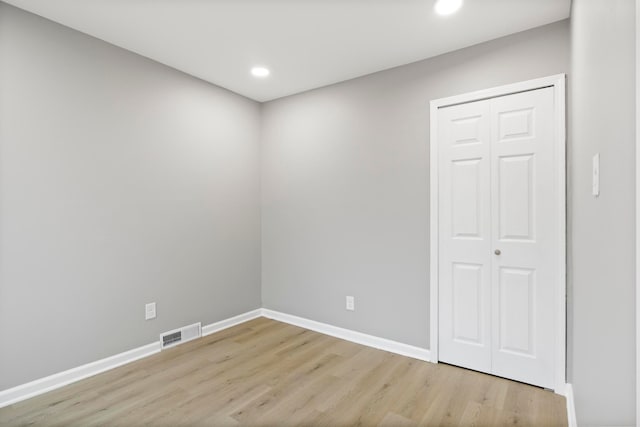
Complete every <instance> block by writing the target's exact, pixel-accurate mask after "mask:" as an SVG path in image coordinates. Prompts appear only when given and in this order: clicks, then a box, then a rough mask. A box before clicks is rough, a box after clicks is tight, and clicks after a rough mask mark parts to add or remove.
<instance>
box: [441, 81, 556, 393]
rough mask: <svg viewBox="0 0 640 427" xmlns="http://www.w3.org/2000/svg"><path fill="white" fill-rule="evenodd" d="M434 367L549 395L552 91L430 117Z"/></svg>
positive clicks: (553, 239) (472, 105)
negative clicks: (434, 152)
mask: <svg viewBox="0 0 640 427" xmlns="http://www.w3.org/2000/svg"><path fill="white" fill-rule="evenodd" d="M438 134H439V135H438V154H439V159H438V161H439V163H438V165H439V166H438V170H439V172H438V183H439V184H438V186H439V187H438V194H439V201H438V218H439V220H438V221H439V236H438V238H439V253H438V278H439V285H438V286H439V301H438V304H439V305H438V313H439V319H438V321H439V324H438V328H439V335H438V337H439V338H438V340H439V342H438V344H439V355H438V358H439V360H441V361H443V362H446V363H451V364H454V365H459V366H463V367H467V368H470V369H474V370H478V371H482V372H487V373H490V374H494V375H498V376H502V377H506V378H510V379H515V380H518V381H522V382H526V383H530V384H534V385H538V386H542V387H547V388H554V354H555V349H554V345H555V335H554V332H555V328H556V327H557V323H558V319H555V318H554V315H555V313H556V306H555V305H554V301H556V299H555V298H556V293H555V292H556V290H557V288H556V286H558V284H557V274H558V265H556V264H557V258H558V243H557V242H558V241H559V240H558V238H557V236H558V233H559V223H558V222H559V221H558V218H557V212H558V203H560V201H559V197H558V194H559V193H558V189H557V188H554V185H555V184H554V183H555V182H557V180H556V175H555V174H556V173H557V160H556V158H555V153H556V150H555V149H554V89H553V88H551V87H549V88H543V89H538V90H532V91H527V92H522V93H517V94H512V95H507V96H502V97H498V98H492V99H487V100H482V101H476V102H470V103H466V104H460V105H454V106H450V107H445V108H441V109H440V110H439V111H438Z"/></svg>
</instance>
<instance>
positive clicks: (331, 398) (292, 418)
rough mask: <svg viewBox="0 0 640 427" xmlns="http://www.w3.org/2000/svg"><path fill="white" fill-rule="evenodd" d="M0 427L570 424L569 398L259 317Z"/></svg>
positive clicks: (1, 416)
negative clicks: (6, 426)
mask: <svg viewBox="0 0 640 427" xmlns="http://www.w3.org/2000/svg"><path fill="white" fill-rule="evenodd" d="M0 425H9V426H14V425H16V426H21V425H48V426H53V425H56V426H96V425H108V426H139V425H150V426H190V425H198V426H209V425H210V426H235V425H250V426H254V425H255V426H259V425H260V426H289V425H307V426H358V425H359V426H378V425H383V426H414V425H429V426H437V425H442V426H455V425H461V426H499V425H518V426H527V425H530V426H565V425H567V418H566V409H565V400H564V398H563V397H561V396H558V395H556V394H554V393H552V392H550V391H545V390H542V389H539V388H536V387H532V386H528V385H525V384H521V383H517V382H513V381H509V380H505V379H501V378H496V377H492V376H489V375H485V374H481V373H478V372H473V371H468V370H465V369H461V368H457V367H453V366H448V365H445V364H437V365H435V364H432V363H428V362H421V361H418V360H415V359H411V358H408V357H403V356H398V355H395V354H392V353H388V352H385V351H381V350H376V349H372V348H369V347H364V346H361V345H358V344H353V343H350V342H347V341H343V340H340V339H337V338H333V337H329V336H327V335H322V334H319V333H316V332H312V331H308V330H305V329H302V328H298V327H295V326H291V325H288V324H285V323H280V322H277V321H274V320H269V319H266V318H259V319H255V320H252V321H250V322H247V323H244V324H242V325H238V326H235V327H233V328H229V329H227V330H224V331H221V332H218V333H216V334H213V335H209V336H207V337H205V338H202V339H199V340H196V341H192V342H189V343H185V344H183V345H180V346H178V347H175V348H173V349H169V350H165V351H163V352H162V353H160V354H157V355H154V356H151V357H148V358H146V359H143V360H139V361H137V362H133V363H131V364H128V365H126V366H122V367H120V368H117V369H114V370H111V371H108V372H105V373H103V374H100V375H97V376H94V377H91V378H88V379H86V380H83V381H80V382H77V383H75V384H71V385H69V386H66V387H64V388H61V389H59V390H56V391H53V392H50V393H47V394H44V395H42V396H39V397H35V398H33V399H30V400H27V401H24V402H20V403H17V404H15V405H12V406H9V407H6V408H3V409H0Z"/></svg>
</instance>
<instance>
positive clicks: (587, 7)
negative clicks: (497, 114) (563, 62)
mask: <svg viewBox="0 0 640 427" xmlns="http://www.w3.org/2000/svg"><path fill="white" fill-rule="evenodd" d="M634 26H635V7H634V1H633V0H573V9H572V19H571V40H572V54H571V59H572V60H571V70H572V76H571V79H569V88H570V108H569V111H570V129H569V134H570V146H569V161H570V165H571V168H570V175H569V185H570V187H569V194H570V195H571V200H570V204H569V214H570V216H569V224H570V226H571V235H570V236H571V239H570V253H571V255H572V258H571V260H570V263H569V267H570V277H571V283H572V286H571V288H570V289H569V291H570V293H569V301H570V302H571V303H572V310H571V311H570V319H569V320H570V326H571V329H570V334H569V344H570V345H569V348H570V349H572V351H571V352H570V353H569V380H570V382H572V383H573V386H574V393H575V403H576V412H577V417H578V423H579V425H580V426H590V425H594V426H596V425H598V426H599V425H633V424H634V419H635V404H634V402H635V391H634V388H635V320H634V314H635V311H634V301H635V292H634V277H635V276H634V274H635V267H634V266H635V250H634V242H635V240H634V239H635V237H634V229H635V227H634V224H635V216H634V215H635V208H634V206H635V196H634V194H635V193H634V188H635V185H634V159H635V157H634V153H635V150H634V144H635V143H634V140H635V134H634V131H635V125H634V123H635V90H634V89H635V74H634V73H635V42H634V38H635V32H634ZM598 152H599V153H600V171H601V182H600V185H601V189H600V191H601V193H600V197H599V198H597V199H596V198H594V197H592V196H591V159H592V156H593V155H594V154H595V153H598Z"/></svg>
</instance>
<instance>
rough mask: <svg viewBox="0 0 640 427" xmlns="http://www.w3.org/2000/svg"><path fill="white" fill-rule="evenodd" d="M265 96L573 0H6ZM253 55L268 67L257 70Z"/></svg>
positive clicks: (412, 54)
mask: <svg viewBox="0 0 640 427" xmlns="http://www.w3.org/2000/svg"><path fill="white" fill-rule="evenodd" d="M3 1H5V2H6V3H10V4H12V5H15V6H17V7H20V8H22V9H25V10H28V11H30V12H34V13H36V14H38V15H41V16H44V17H46V18H48V19H51V20H53V21H56V22H59V23H61V24H64V25H66V26H69V27H71V28H74V29H76V30H79V31H82V32H84V33H87V34H90V35H92V36H95V37H98V38H100V39H102V40H105V41H107V42H109V43H113V44H115V45H117V46H120V47H123V48H125V49H128V50H131V51H133V52H136V53H139V54H140V55H143V56H146V57H148V58H151V59H154V60H156V61H158V62H161V63H163V64H166V65H169V66H171V67H174V68H176V69H179V70H182V71H184V72H186V73H189V74H191V75H193V76H196V77H200V78H201V79H204V80H207V81H209V82H211V83H214V84H216V85H219V86H222V87H225V88H227V89H230V90H232V91H234V92H237V93H239V94H242V95H245V96H247V97H249V98H252V99H255V100H257V101H267V100H271V99H275V98H279V97H282V96H286V95H291V94H294V93H297V92H302V91H305V90H309V89H313V88H316V87H320V86H324V85H328V84H331V83H335V82H339V81H343V80H347V79H350V78H353V77H357V76H362V75H365V74H369V73H373V72H376V71H380V70H384V69H387V68H392V67H395V66H398V65H403V64H407V63H410V62H415V61H418V60H421V59H425V58H429V57H432V56H435V55H439V54H442V53H445V52H449V51H452V50H456V49H460V48H463V47H466V46H471V45H473V44H477V43H480V42H483V41H487V40H491V39H494V38H497V37H501V36H504V35H507V34H512V33H515V32H519V31H523V30H526V29H529V28H533V27H537V26H540V25H544V24H547V23H551V22H554V21H558V20H561V19H565V18H568V17H569V9H570V0H466V1H465V4H464V6H463V7H462V9H461V10H460V11H459V12H458V13H457V14H455V15H453V16H449V17H441V16H438V15H436V14H435V13H434V12H433V3H434V0H3ZM254 65H264V66H266V67H268V68H270V69H271V76H269V77H267V78H265V79H256V78H254V77H252V76H251V75H250V73H249V70H250V68H251V67H252V66H254Z"/></svg>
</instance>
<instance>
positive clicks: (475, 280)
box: [439, 101, 491, 372]
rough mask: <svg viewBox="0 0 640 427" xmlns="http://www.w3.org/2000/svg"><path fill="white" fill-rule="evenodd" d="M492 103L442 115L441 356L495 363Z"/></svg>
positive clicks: (464, 362)
mask: <svg viewBox="0 0 640 427" xmlns="http://www.w3.org/2000/svg"><path fill="white" fill-rule="evenodd" d="M489 113H490V108H489V104H488V103H487V102H484V101H483V102H474V103H469V104H465V105H460V106H459V107H458V108H455V109H452V110H448V111H447V110H444V111H442V114H441V115H439V123H440V125H439V129H440V141H442V147H441V149H440V150H439V159H440V165H441V168H442V171H443V172H442V174H441V175H442V179H441V181H442V186H443V188H446V189H447V190H446V191H440V192H439V194H440V200H439V209H440V212H439V215H440V218H441V223H442V227H441V229H440V232H439V239H440V245H441V246H442V247H446V248H447V250H446V251H444V252H442V253H441V257H440V270H439V271H440V280H441V283H443V284H445V283H446V285H443V286H442V287H441V289H440V300H441V301H442V303H443V304H444V305H445V306H447V307H448V310H441V311H440V319H439V325H440V326H439V328H440V334H439V346H440V355H439V357H440V360H442V361H445V362H448V363H452V364H457V365H461V366H473V369H477V370H480V371H484V372H489V371H490V369H491V347H490V340H491V329H490V327H491V311H490V307H489V305H490V304H491V297H490V292H491V290H490V287H491V282H490V275H491V265H490V264H489V263H490V262H491V256H490V254H489V250H490V247H491V230H490V227H491V222H490V219H491V218H490V209H491V200H490V198H489V194H488V192H487V191H486V190H485V188H487V187H488V186H489V183H490V180H491V174H490V164H491V159H490V145H491V139H490V127H491V126H490V120H489Z"/></svg>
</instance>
